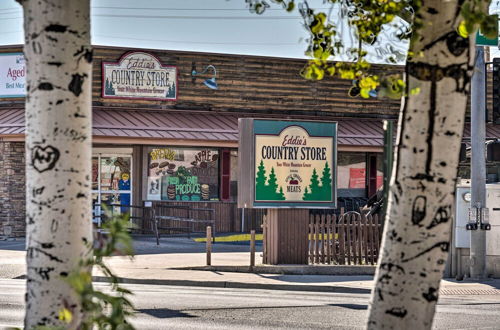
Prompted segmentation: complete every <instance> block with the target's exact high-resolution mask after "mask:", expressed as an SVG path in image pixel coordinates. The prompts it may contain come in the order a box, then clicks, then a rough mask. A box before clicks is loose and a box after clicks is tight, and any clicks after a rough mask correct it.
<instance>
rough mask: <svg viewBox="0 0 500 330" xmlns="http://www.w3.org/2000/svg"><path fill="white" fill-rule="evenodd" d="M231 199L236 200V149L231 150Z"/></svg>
mask: <svg viewBox="0 0 500 330" xmlns="http://www.w3.org/2000/svg"><path fill="white" fill-rule="evenodd" d="M229 182H230V194H231V201H237V200H238V151H237V150H231V179H230V181H229Z"/></svg>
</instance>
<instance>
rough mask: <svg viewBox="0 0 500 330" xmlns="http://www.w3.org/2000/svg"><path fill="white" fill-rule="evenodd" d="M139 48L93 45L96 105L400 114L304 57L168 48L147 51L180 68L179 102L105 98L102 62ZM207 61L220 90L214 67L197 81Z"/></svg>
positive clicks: (394, 106)
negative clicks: (322, 74) (306, 73)
mask: <svg viewBox="0 0 500 330" xmlns="http://www.w3.org/2000/svg"><path fill="white" fill-rule="evenodd" d="M21 49H22V48H21V47H0V52H20V51H21ZM135 50H137V51H142V49H129V48H118V47H103V46H95V47H94V66H93V77H92V78H93V81H92V86H93V87H92V97H93V105H94V107H106V108H121V109H136V110H137V109H155V110H179V111H182V110H191V111H215V112H239V113H262V114H270V113H278V114H285V115H307V116H317V115H327V116H335V117H345V116H348V117H364V118H397V114H398V111H399V101H397V100H378V99H369V100H364V99H361V98H359V97H357V98H351V97H349V96H347V91H348V89H349V88H350V87H351V85H352V84H351V81H347V80H341V79H337V78H335V79H333V78H327V79H324V80H322V81H307V80H305V79H303V78H302V77H301V76H300V74H299V73H300V71H301V69H302V68H303V66H304V65H305V63H306V61H305V60H297V59H283V58H271V57H261V56H243V55H225V54H210V53H194V52H182V51H167V50H144V51H146V52H148V53H151V54H153V55H155V56H157V57H158V58H159V59H160V60H161V62H162V63H163V64H165V65H175V66H177V68H178V73H179V74H178V100H177V101H151V100H126V99H109V98H106V99H103V98H102V97H101V86H102V84H101V80H102V62H103V61H105V62H118V61H119V59H120V57H121V56H122V55H123V54H125V53H127V52H130V51H135ZM209 64H211V65H214V66H215V67H216V68H217V78H216V80H217V84H218V85H219V89H218V90H211V89H209V88H207V87H206V86H204V85H203V83H202V82H203V81H204V79H206V78H210V77H211V76H212V72H211V71H208V72H207V73H206V74H205V75H202V76H198V77H197V78H196V79H195V80H193V79H192V77H191V71H192V70H193V68H195V69H196V70H197V71H201V70H203V69H204V68H205V67H206V66H207V65H209ZM389 68H390V70H392V71H394V72H396V71H400V70H401V68H400V67H395V66H391V67H389ZM381 70H384V71H387V66H374V71H381ZM13 103H17V104H20V103H21V104H22V103H23V100H20V99H6V100H2V101H1V102H0V107H2V106H12V104H13Z"/></svg>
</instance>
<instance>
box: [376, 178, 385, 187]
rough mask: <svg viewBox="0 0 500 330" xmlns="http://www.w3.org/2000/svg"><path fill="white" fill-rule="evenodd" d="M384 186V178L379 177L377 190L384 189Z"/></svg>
mask: <svg viewBox="0 0 500 330" xmlns="http://www.w3.org/2000/svg"><path fill="white" fill-rule="evenodd" d="M383 184H384V176H383V175H377V189H378V188H380V187H382V185H383Z"/></svg>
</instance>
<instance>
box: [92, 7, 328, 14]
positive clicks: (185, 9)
mask: <svg viewBox="0 0 500 330" xmlns="http://www.w3.org/2000/svg"><path fill="white" fill-rule="evenodd" d="M92 9H113V10H114V9H119V10H122V9H124V10H169V11H246V12H248V13H249V12H250V10H249V9H248V8H165V7H148V8H146V7H106V6H93V7H92ZM329 9H330V8H315V10H329ZM269 10H271V11H281V12H285V10H284V9H283V8H267V9H266V11H269Z"/></svg>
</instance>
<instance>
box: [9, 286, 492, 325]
mask: <svg viewBox="0 0 500 330" xmlns="http://www.w3.org/2000/svg"><path fill="white" fill-rule="evenodd" d="M24 285H25V282H24V281H23V280H11V279H4V280H0V328H1V329H4V328H7V327H11V326H18V327H19V326H21V325H22V319H23V308H24V307H23V306H24V303H23V299H24V298H23V297H24ZM96 285H97V286H99V287H104V286H105V284H100V283H99V284H96ZM127 287H128V288H129V289H131V290H133V291H134V292H135V296H134V298H133V302H134V304H135V308H136V310H137V312H136V315H135V317H134V319H133V324H134V325H135V326H136V328H137V329H232V330H234V329H332V328H334V329H362V328H363V325H364V323H365V319H366V317H367V308H368V307H367V303H368V299H369V295H366V294H332V293H317V292H315V293H313V292H297V291H269V290H248V289H216V288H201V287H180V286H159V285H127ZM437 310H438V312H437V314H436V318H435V322H434V328H436V329H499V328H500V295H491V296H487V295H476V296H443V297H441V299H440V302H439V305H438V309H437ZM415 329H416V328H415Z"/></svg>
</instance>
